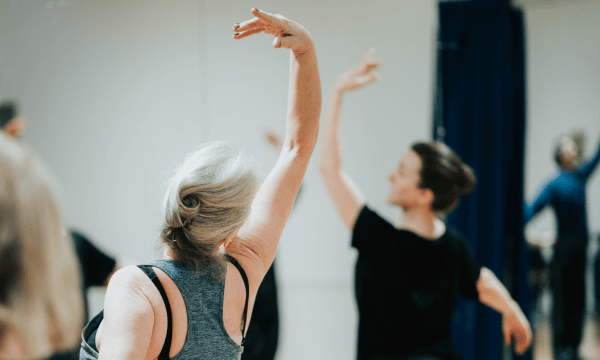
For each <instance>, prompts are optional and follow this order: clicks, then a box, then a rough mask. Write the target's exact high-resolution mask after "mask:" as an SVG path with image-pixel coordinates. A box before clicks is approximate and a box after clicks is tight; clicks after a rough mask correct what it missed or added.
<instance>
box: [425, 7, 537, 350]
mask: <svg viewBox="0 0 600 360" xmlns="http://www.w3.org/2000/svg"><path fill="white" fill-rule="evenodd" d="M439 21H440V33H439V42H438V63H437V69H438V73H437V85H436V96H435V107H436V109H435V110H434V137H435V138H436V139H438V140H442V141H444V142H445V143H446V144H448V145H449V146H450V147H451V148H453V149H454V150H455V151H456V152H457V153H458V154H459V155H460V156H461V157H462V159H463V160H464V161H465V162H466V163H467V164H469V165H471V166H472V167H473V169H474V171H475V174H476V175H477V179H478V184H477V186H476V188H475V190H474V191H473V193H472V194H470V195H468V196H467V197H465V198H464V199H463V200H462V202H461V204H460V205H459V207H458V208H457V209H456V210H455V211H454V212H453V213H452V214H451V215H450V216H449V218H448V221H449V224H450V226H452V227H454V228H456V229H458V230H459V231H460V232H461V233H462V234H463V235H464V236H465V237H466V239H467V241H468V243H469V246H470V248H471V250H472V251H473V253H474V254H475V256H476V258H477V259H478V260H479V261H480V263H481V264H482V265H483V266H486V267H488V268H489V269H491V270H492V271H493V272H494V273H495V274H496V276H498V278H499V279H500V280H502V281H503V282H504V283H505V284H506V285H507V287H508V288H509V291H510V292H511V294H512V295H513V297H514V298H515V300H517V302H519V304H520V305H521V307H522V308H523V310H524V312H525V314H526V315H528V313H529V303H530V300H529V289H528V286H527V283H526V271H527V269H528V251H527V250H526V247H525V244H524V239H523V224H522V218H523V216H522V208H523V205H522V204H523V155H524V131H525V80H524V73H525V71H524V66H525V65H524V49H523V48H524V34H523V18H522V14H521V12H520V11H518V10H515V9H513V8H511V7H510V5H509V2H508V1H507V0H486V1H484V0H478V1H477V0H473V1H460V2H459V1H454V2H453V1H450V2H440V4H439ZM453 339H454V345H455V348H456V350H457V351H458V352H459V354H460V355H461V356H462V357H463V359H464V360H479V359H486V360H500V359H502V355H503V340H502V339H503V338H502V328H501V316H500V315H499V314H498V313H496V312H495V311H493V310H491V309H488V308H486V307H484V306H483V305H480V304H478V303H476V302H473V301H467V300H461V301H460V302H459V304H458V306H457V309H456V312H455V319H454V323H453ZM530 354H531V352H528V353H527V354H526V355H525V356H524V357H523V358H530V356H531V355H530Z"/></svg>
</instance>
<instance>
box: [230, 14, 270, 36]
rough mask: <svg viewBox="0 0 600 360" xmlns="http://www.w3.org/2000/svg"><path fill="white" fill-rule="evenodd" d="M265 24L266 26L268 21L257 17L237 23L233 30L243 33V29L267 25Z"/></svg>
mask: <svg viewBox="0 0 600 360" xmlns="http://www.w3.org/2000/svg"><path fill="white" fill-rule="evenodd" d="M265 26H266V23H265V22H264V21H262V20H261V19H259V18H257V17H255V18H252V19H250V20H247V21H244V22H242V23H237V24H235V25H233V31H235V32H239V33H241V32H243V31H248V30H252V29H256V28H258V27H265Z"/></svg>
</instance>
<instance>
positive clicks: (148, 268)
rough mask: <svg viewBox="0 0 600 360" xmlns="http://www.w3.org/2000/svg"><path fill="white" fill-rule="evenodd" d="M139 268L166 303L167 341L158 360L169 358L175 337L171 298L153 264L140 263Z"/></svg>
mask: <svg viewBox="0 0 600 360" xmlns="http://www.w3.org/2000/svg"><path fill="white" fill-rule="evenodd" d="M138 268H140V269H141V270H142V271H143V272H144V274H146V276H148V278H149V279H150V280H151V281H152V283H153V284H154V286H156V289H157V290H158V292H159V293H160V296H161V297H162V299H163V302H164V303H165V308H166V309H167V321H168V325H167V335H166V337H165V342H164V344H163V347H162V350H161V351H160V354H159V355H158V360H169V351H170V350H171V339H172V337H173V318H172V315H171V304H170V303H169V298H168V297H167V293H166V292H165V289H164V288H163V286H162V284H161V283H160V280H159V279H158V276H156V273H155V272H154V270H153V269H152V266H150V265H138Z"/></svg>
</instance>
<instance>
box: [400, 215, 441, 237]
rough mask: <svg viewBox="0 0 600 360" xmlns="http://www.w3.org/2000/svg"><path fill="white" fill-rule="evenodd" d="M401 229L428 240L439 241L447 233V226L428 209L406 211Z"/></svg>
mask: <svg viewBox="0 0 600 360" xmlns="http://www.w3.org/2000/svg"><path fill="white" fill-rule="evenodd" d="M399 228H400V229H403V230H409V231H411V232H413V233H415V234H417V235H419V236H420V237H422V238H425V239H427V240H437V239H439V238H440V237H441V236H442V235H444V233H445V232H446V225H445V224H444V222H443V221H442V220H440V219H439V218H438V217H437V216H436V214H435V213H434V212H433V211H431V210H430V209H428V208H412V209H405V210H404V217H403V218H402V222H401V223H400V227H399Z"/></svg>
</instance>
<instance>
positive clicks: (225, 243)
mask: <svg viewBox="0 0 600 360" xmlns="http://www.w3.org/2000/svg"><path fill="white" fill-rule="evenodd" d="M239 231H240V229H237V230H236V231H234V232H232V233H231V234H229V235H228V236H227V237H226V238H225V240H223V241H221V243H220V244H219V247H221V246H223V249H224V250H227V246H229V244H231V242H232V241H233V239H235V238H236V237H237V235H238V232H239Z"/></svg>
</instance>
